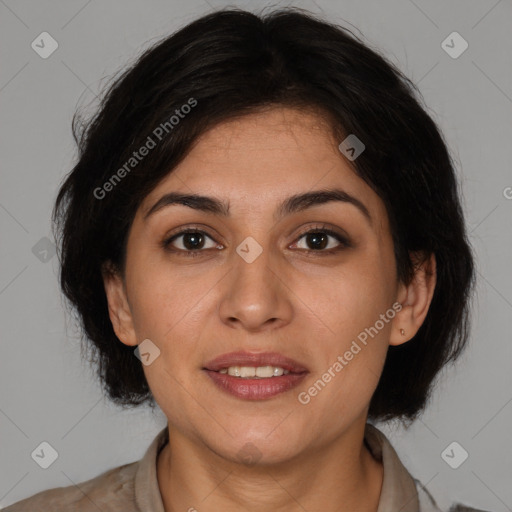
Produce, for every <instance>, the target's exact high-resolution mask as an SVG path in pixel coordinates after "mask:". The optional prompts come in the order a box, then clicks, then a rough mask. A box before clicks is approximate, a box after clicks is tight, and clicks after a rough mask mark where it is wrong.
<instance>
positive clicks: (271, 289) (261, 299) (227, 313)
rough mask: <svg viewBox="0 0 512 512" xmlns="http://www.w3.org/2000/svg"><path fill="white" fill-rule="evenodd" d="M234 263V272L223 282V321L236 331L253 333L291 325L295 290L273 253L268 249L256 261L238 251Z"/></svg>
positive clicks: (221, 313)
mask: <svg viewBox="0 0 512 512" xmlns="http://www.w3.org/2000/svg"><path fill="white" fill-rule="evenodd" d="M242 254H243V253H242ZM231 264H232V265H233V266H232V269H231V271H230V272H229V273H228V275H227V276H226V279H224V280H223V281H222V286H223V289H222V294H221V300H220V305H219V314H220V316H221V320H222V321H223V322H224V323H226V324H229V326H230V327H232V328H240V329H244V330H246V331H251V332H256V331H260V330H265V329H276V328H278V327H282V326H283V325H286V324H287V323H289V322H290V319H291V317H292V304H291V302H290V293H291V291H290V289H289V288H288V287H287V285H286V280H287V279H286V276H285V275H284V273H283V270H282V267H280V266H279V265H278V263H277V260H276V258H273V257H272V254H271V251H269V250H268V249H264V250H263V251H262V252H261V254H259V255H258V256H257V257H256V258H255V259H254V260H253V261H251V259H250V258H244V257H243V256H240V254H238V253H237V252H234V253H233V255H232V263H231Z"/></svg>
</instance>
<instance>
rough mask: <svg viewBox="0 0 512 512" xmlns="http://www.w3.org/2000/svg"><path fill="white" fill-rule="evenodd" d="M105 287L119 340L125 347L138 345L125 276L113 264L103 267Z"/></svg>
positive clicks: (107, 263) (109, 263)
mask: <svg viewBox="0 0 512 512" xmlns="http://www.w3.org/2000/svg"><path fill="white" fill-rule="evenodd" d="M102 277H103V285H104V287H105V294H106V296H107V301H108V314H109V316H110V321H111V322H112V326H113V328H114V332H115V333H116V336H117V337H118V338H119V340H120V341H121V342H122V343H124V344H125V345H131V346H135V345H137V336H136V335H135V329H134V327H133V317H132V313H131V310H130V305H129V304H128V299H127V296H126V287H125V283H124V279H123V276H122V275H121V273H120V272H119V270H118V269H117V268H115V267H114V266H113V265H112V264H111V262H106V263H105V264H103V265H102Z"/></svg>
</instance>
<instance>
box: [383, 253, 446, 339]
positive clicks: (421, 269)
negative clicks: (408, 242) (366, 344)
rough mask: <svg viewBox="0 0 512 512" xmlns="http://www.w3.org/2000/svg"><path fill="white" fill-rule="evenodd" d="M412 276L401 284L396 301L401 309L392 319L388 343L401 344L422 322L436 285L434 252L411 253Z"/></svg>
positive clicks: (414, 332) (412, 335) (414, 333)
mask: <svg viewBox="0 0 512 512" xmlns="http://www.w3.org/2000/svg"><path fill="white" fill-rule="evenodd" d="M412 258H413V261H414V268H415V273H414V277H413V279H412V280H411V282H410V283H409V284H408V285H405V284H401V285H400V289H399V293H398V301H399V302H400V304H401V305H402V309H401V310H400V311H399V312H398V313H397V314H396V315H395V318H394V319H393V326H392V327H393V328H392V331H391V335H390V340H389V344H390V345H401V344H402V343H405V342H407V341H409V340H410V339H411V338H413V337H414V336H415V335H416V333H417V332H418V330H419V328H420V327H421V325H422V324H423V322H424V320H425V318H426V316H427V313H428V310H429V307H430V304H431V302H432V297H433V296H434V290H435V286H436V275H437V273H436V259H435V255H434V254H430V255H429V256H428V257H426V258H422V257H421V254H416V253H414V254H413V255H412Z"/></svg>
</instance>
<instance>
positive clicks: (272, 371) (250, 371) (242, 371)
mask: <svg viewBox="0 0 512 512" xmlns="http://www.w3.org/2000/svg"><path fill="white" fill-rule="evenodd" d="M219 373H227V374H228V375H231V376H232V377H241V378H242V379H250V378H256V379H265V378H269V377H280V376H281V375H287V374H288V373H290V372H289V371H288V370H284V369H283V368H281V367H279V366H258V367H254V366H230V367H229V368H222V370H219Z"/></svg>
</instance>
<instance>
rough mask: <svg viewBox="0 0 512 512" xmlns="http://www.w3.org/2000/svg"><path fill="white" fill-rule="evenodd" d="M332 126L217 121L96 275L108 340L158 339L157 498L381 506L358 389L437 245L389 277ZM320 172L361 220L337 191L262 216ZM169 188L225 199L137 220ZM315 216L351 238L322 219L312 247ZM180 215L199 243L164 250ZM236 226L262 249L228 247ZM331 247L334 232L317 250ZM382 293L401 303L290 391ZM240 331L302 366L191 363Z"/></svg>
mask: <svg viewBox="0 0 512 512" xmlns="http://www.w3.org/2000/svg"><path fill="white" fill-rule="evenodd" d="M339 143H340V141H337V140H334V138H333V137H332V135H331V134H330V131H329V129H328V127H327V125H326V124H325V123H324V121H323V120H322V118H321V117H319V116H317V115H316V114H315V113H313V112H305V111H297V110H293V109H289V108H283V107H274V108H271V109H268V110H266V111H263V112H260V113H257V114H251V115H247V116H245V117H242V118H240V119H237V120H231V121H228V122H224V123H222V124H220V125H218V126H216V127H215V128H214V129H213V130H210V131H208V132H206V133H205V134H203V136H202V137H200V138H199V139H198V140H197V141H196V144H195V146H194V148H193V149H192V151H191V152H190V153H189V155H188V156H187V157H186V158H185V159H184V160H183V161H182V163H181V164H180V165H179V166H178V167H177V168H176V169H175V170H174V171H173V172H172V173H170V174H169V175H168V176H167V177H165V178H164V179H163V181H161V182H160V183H159V185H158V186H157V187H156V188H155V189H154V190H153V191H152V192H151V193H150V194H149V195H148V196H147V197H146V198H145V200H144V202H143V203H142V205H141V207H140V208H139V210H138V211H137V213H136V215H135V219H134V222H133V224H132V227H131V230H130V233H129V238H128V245H127V259H126V268H125V273H124V275H121V274H107V273H105V275H104V282H105V290H106V293H107V298H108V304H109V314H110V318H111V320H112V323H113V326H114V329H115V332H116V334H117V336H118V337H119V339H120V341H121V342H122V343H125V344H126V345H130V346H133V347H135V346H136V345H137V344H139V343H141V342H142V340H144V339H146V338H149V339H150V340H151V341H152V342H153V343H154V344H155V345H156V346H158V348H159V349H160V351H161V352H160V356H159V357H158V358H156V359H155V360H154V362H153V363H151V364H150V365H148V366H144V372H145V375H146V377H147V380H148V383H149V385H150V388H151V390H152V392H153V394H154V396H155V399H156V401H157V403H158V404H159V406H160V407H161V409H162V411H163V412H164V414H165V415H166V417H167V418H168V428H169V437H170V443H169V444H168V445H166V446H165V448H164V449H163V450H162V452H161V454H160V456H159V458H158V463H157V474H158V482H159V487H160V491H161V494H162V499H163V501H164V506H165V510H166V512H171V511H173V512H174V511H178V510H179V511H186V510H189V509H190V508H191V507H194V508H195V509H197V510H198V511H200V512H207V511H218V510H224V511H228V512H230V511H235V510H236V511H237V512H239V511H240V510H245V511H251V512H252V511H256V510H258V511H260V510H273V511H276V512H277V511H293V512H294V511H301V512H303V511H304V510H308V511H317V510H318V511H319V510H322V511H323V512H330V511H332V512H334V511H339V510H341V508H340V507H341V504H343V510H351V511H353V512H358V511H373V512H375V511H376V510H377V507H378V502H379V496H380V492H381V488H382V478H383V468H382V465H381V463H379V462H377V461H376V460H374V459H373V457H372V456H371V454H370V452H369V451H368V450H367V448H366V447H365V445H364V444H363V436H364V428H365V424H366V420H367V414H368V407H369V403H370V399H371V397H372V394H373V392H374V390H375V388H376V386H377V383H378V380H379V377H380V375H381V372H382V368H383V365H384V360H385V357H386V352H387V349H388V346H389V345H399V344H401V343H405V342H407V341H408V340H409V339H411V338H412V337H413V336H414V334H415V333H416V331H417V330H418V329H419V328H420V326H421V324H422V322H423V320H424V319H425V316H426V314H427V311H428V308H429V305H430V302H431V299H432V295H433V291H434V287H435V260H434V258H433V256H432V257H431V258H430V260H428V261H427V263H425V264H423V265H421V266H420V267H419V268H418V270H417V273H416V277H415V279H414V280H413V281H412V282H411V284H410V285H408V286H405V285H403V284H401V283H399V282H398V281H397V275H396V268H395V260H394V255H393V244H392V238H391V233H390V229H389V223H388V216H387V212H386V209H385V207H384V204H383V202H382V200H381V199H380V198H379V196H378V195H376V194H375V192H374V191H373V190H372V189H371V188H370V187H369V186H368V185H367V184H366V183H365V182H364V181H363V180H362V179H361V178H359V177H358V176H357V175H356V174H355V172H354V171H353V169H352V167H351V163H350V162H349V161H348V160H346V159H345V157H344V156H343V155H342V154H341V153H340V151H339V149H338V145H339ZM324 187H339V188H342V189H343V190H345V191H347V192H348V193H350V194H351V195H353V196H355V197H357V198H358V199H359V200H360V201H361V202H362V203H364V205H365V206H366V207H367V209H368V210H369V212H370V215H371V217H372V223H371V224H370V222H368V220H367V219H366V218H365V216H364V215H363V214H362V213H361V212H360V211H359V210H358V209H357V208H356V207H355V206H353V205H352V204H349V203H345V202H328V203H324V204H321V205H315V206H314V207H312V208H310V209H307V210H304V211H302V212H296V213H293V214H291V215H288V216H286V217H284V218H283V219H281V220H279V221H277V222H276V221H275V220H274V218H273V214H274V210H275V208H276V207H277V205H278V204H279V203H280V202H281V201H282V200H284V199H285V198H287V197H288V196H291V195H293V194H299V193H303V192H308V191H311V190H313V189H314V190H317V189H320V188H324ZM170 191H179V192H184V193H191V192H195V193H199V194H202V195H208V196H214V197H217V198H221V199H223V200H226V201H229V205H230V210H231V214H230V216H229V217H219V216H214V215H212V214H209V213H205V212H200V211H196V210H193V209H191V208H189V207H187V206H183V205H172V206H167V207H164V208H162V209H160V210H158V211H157V212H155V213H154V214H152V215H151V216H149V217H148V218H147V219H146V220H144V218H143V217H144V214H145V213H146V212H147V211H148V210H149V208H150V207H151V206H152V205H153V204H154V203H155V202H156V201H157V200H158V199H159V198H160V197H161V196H162V195H163V194H165V193H167V192H170ZM319 223H320V224H323V223H328V224H329V225H330V227H332V228H333V229H334V230H335V231H338V232H340V234H342V235H343V234H346V235H347V236H348V237H349V240H350V242H351V246H350V247H343V246H342V244H340V242H338V241H337V240H336V239H335V238H332V237H331V236H329V238H328V239H327V240H328V244H329V245H328V247H327V248H323V249H322V248H321V249H315V247H317V246H315V244H314V241H313V242H311V238H309V242H308V237H307V236H301V233H302V231H301V229H302V230H307V229H308V228H316V227H317V226H318V224H319ZM191 224H200V226H192V227H196V228H198V229H201V230H204V231H205V232H207V234H208V237H210V238H208V237H205V238H204V242H203V245H202V246H201V245H199V247H200V248H199V249H196V251H203V252H202V253H201V254H200V255H199V256H198V257H194V258H192V257H187V256H183V255H180V253H179V250H180V249H181V250H186V249H188V250H190V248H191V247H194V245H193V244H192V245H191V244H190V240H188V245H185V244H186V243H187V240H186V237H183V236H181V237H179V238H177V239H176V240H174V242H173V243H172V244H171V248H174V249H175V251H176V252H175V253H172V252H170V251H166V250H165V249H164V248H163V247H162V246H161V245H160V244H161V242H162V240H164V239H166V238H168V237H169V235H171V234H173V233H176V232H177V231H179V230H180V229H183V228H187V227H190V225H191ZM317 231H321V230H317ZM248 236H251V237H253V238H254V239H255V240H256V241H257V242H258V243H259V244H260V246H261V247H262V249H263V252H262V253H261V254H260V256H259V257H258V258H256V260H255V261H253V262H252V263H247V262H246V261H245V260H244V259H242V258H241V257H240V256H239V255H238V253H237V252H236V248H237V246H238V245H239V244H241V242H242V241H243V240H244V239H245V238H246V237H248ZM196 247H197V245H196ZM215 247H220V248H221V249H222V250H216V249H215ZM334 247H342V248H341V250H340V251H339V252H337V253H334V254H331V255H328V254H327V253H325V251H327V250H328V249H330V248H334ZM308 249H309V250H310V251H315V250H316V252H315V253H313V254H311V255H307V254H306V251H307V250H308ZM322 251H324V253H322ZM394 302H399V303H401V304H402V310H401V311H400V312H399V313H397V314H396V316H395V317H394V318H393V319H392V320H390V321H389V322H388V323H385V326H384V328H383V329H381V330H380V331H379V333H378V335H376V336H374V337H373V338H370V337H369V338H368V340H369V342H368V344H367V346H364V347H363V348H362V350H361V351H360V352H359V353H358V354H357V355H355V356H354V358H353V359H352V360H351V361H350V362H349V363H348V364H347V365H346V366H345V367H344V368H343V370H342V371H341V372H339V373H337V374H336V377H334V378H333V379H332V380H331V381H330V382H329V383H328V384H327V385H326V386H325V387H324V388H323V389H322V391H321V392H319V393H318V394H317V395H316V396H315V397H313V398H312V399H311V401H310V403H308V404H307V405H302V404H301V403H299V401H298V399H297V396H298V394H299V393H300V392H301V391H307V389H308V388H309V387H310V386H312V384H313V383H314V382H315V381H317V380H318V379H319V378H320V377H321V375H322V374H323V373H325V372H326V371H327V369H328V368H329V367H331V366H332V365H333V363H334V362H335V361H336V359H337V357H338V355H343V354H344V353H345V352H346V351H347V350H348V349H349V348H350V345H351V342H352V340H354V339H356V337H357V335H358V334H359V333H360V332H361V331H363V330H364V329H365V328H366V327H369V326H373V325H374V324H375V322H376V320H378V319H379V315H380V314H383V313H385V312H386V310H388V309H389V308H391V305H392V304H393V303H394ZM400 329H404V330H405V333H406V335H405V336H403V335H401V334H400ZM242 349H245V350H248V351H253V352H265V351H277V352H280V353H282V354H284V355H286V356H288V357H291V358H293V359H295V360H296V361H298V362H299V363H302V364H303V365H304V366H306V367H307V368H308V370H309V372H310V373H309V374H308V375H307V377H306V379H305V380H304V381H303V382H302V383H301V384H300V385H299V386H298V387H297V388H294V389H292V390H290V391H287V392H285V393H281V394H279V395H277V396H274V397H272V398H270V399H265V400H260V401H251V400H244V399H241V398H237V397H234V396H232V395H228V394H227V393H225V392H224V391H222V390H220V389H219V388H218V387H217V386H215V385H214V384H213V383H212V382H211V380H210V378H209V377H208V376H207V375H206V374H205V373H204V371H203V370H202V368H203V366H204V365H205V363H206V362H207V361H209V360H211V359H213V358H214V357H216V356H218V355H220V354H224V353H227V352H231V351H235V350H242ZM246 443H252V445H254V446H255V447H256V448H257V453H259V459H258V460H257V461H256V462H255V463H254V464H250V465H246V464H244V463H242V462H241V461H240V459H239V456H238V454H239V452H240V450H242V449H243V447H244V446H245V445H246Z"/></svg>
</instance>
